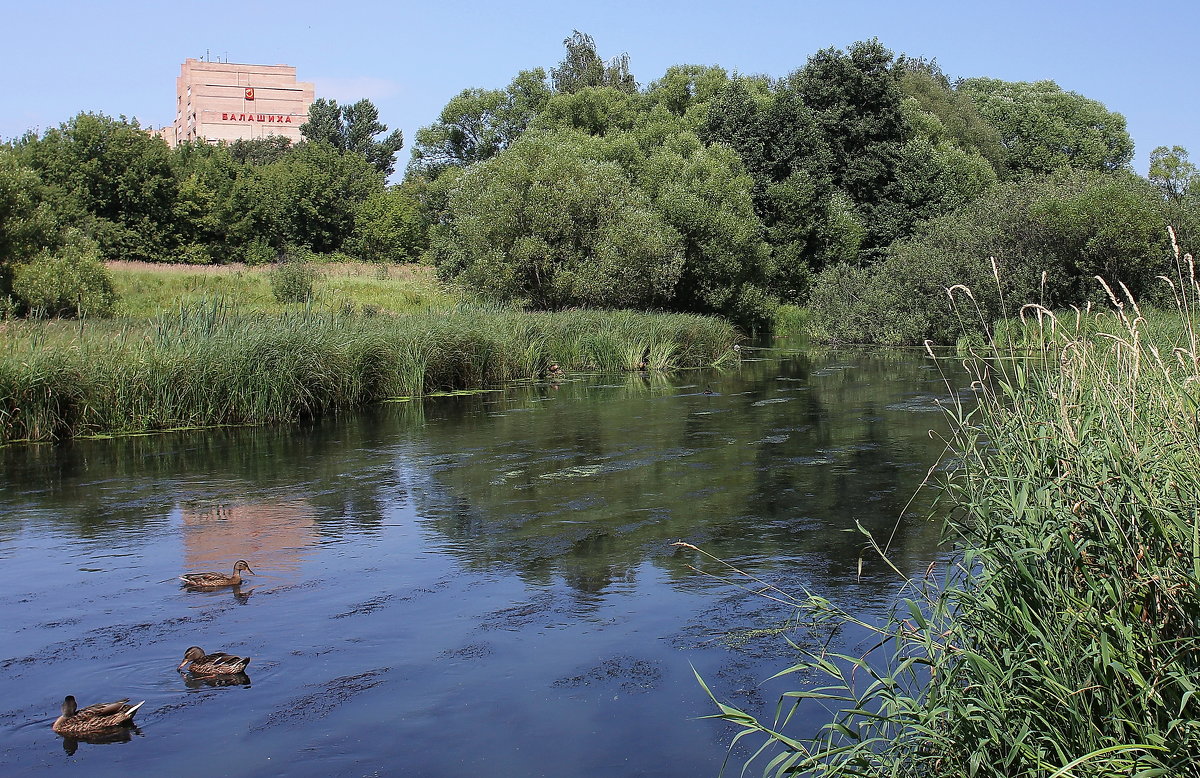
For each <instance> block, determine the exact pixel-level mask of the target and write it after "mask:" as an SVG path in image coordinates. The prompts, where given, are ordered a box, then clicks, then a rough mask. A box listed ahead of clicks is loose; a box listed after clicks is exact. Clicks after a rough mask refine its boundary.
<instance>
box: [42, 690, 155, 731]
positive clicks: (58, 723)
mask: <svg viewBox="0 0 1200 778" xmlns="http://www.w3.org/2000/svg"><path fill="white" fill-rule="evenodd" d="M145 704H146V701H145V700H142V701H141V702H139V703H138V704H137V705H130V704H129V698H128V697H127V698H125V699H123V700H117V701H116V702H100V703H97V704H95V705H89V706H87V707H86V708H79V707H78V705H77V704H76V702H75V698H74V697H72V696H71V695H69V694H68V695H67V698H66V699H65V700H63V704H62V715H61V716H59V717H58V718H57V719H55V720H54V724H53V725H51V729H53V730H54V731H55V732H57V733H58V734H60V735H66V736H67V737H75V738H88V737H95V736H98V735H105V734H111V733H112V732H114V731H115V730H119V729H121V728H123V727H131V726H133V714H135V713H137V710H138V708H140V707H142V706H143V705H145Z"/></svg>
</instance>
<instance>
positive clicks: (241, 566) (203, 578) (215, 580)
mask: <svg viewBox="0 0 1200 778" xmlns="http://www.w3.org/2000/svg"><path fill="white" fill-rule="evenodd" d="M243 570H245V571H246V572H247V573H249V574H250V575H255V572H254V571H253V570H251V569H250V565H249V564H248V563H247V562H246V560H245V559H239V560H238V561H237V562H235V563H234V565H233V575H225V574H224V573H184V574H183V575H181V576H179V580H181V581H183V583H184V585H186V586H203V587H210V586H237V585H238V584H240V583H241V582H242V571H243Z"/></svg>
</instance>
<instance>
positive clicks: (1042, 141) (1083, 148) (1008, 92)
mask: <svg viewBox="0 0 1200 778" xmlns="http://www.w3.org/2000/svg"><path fill="white" fill-rule="evenodd" d="M958 89H959V91H960V92H963V93H965V94H967V95H968V96H970V97H971V99H972V100H974V101H975V104H976V106H977V107H978V109H979V113H980V114H982V115H983V117H984V118H986V119H987V120H988V121H989V122H990V123H991V124H992V125H993V126H994V127H995V128H996V129H997V131H999V133H1000V140H1001V142H1002V143H1003V144H1004V147H1005V150H1006V152H1007V154H1006V163H1007V170H1006V171H1004V173H1003V174H1004V175H1005V176H1007V177H1011V176H1019V175H1027V174H1030V173H1050V172H1053V171H1055V170H1057V169H1058V168H1060V167H1068V166H1069V167H1077V168H1083V169H1087V170H1117V169H1120V168H1123V167H1125V166H1127V165H1128V164H1129V161H1130V160H1131V159H1132V158H1133V141H1132V140H1131V139H1130V137H1129V133H1128V132H1127V131H1126V129H1125V117H1123V116H1122V115H1121V114H1119V113H1112V112H1110V111H1109V110H1108V109H1106V108H1105V107H1104V105H1103V104H1101V103H1099V102H1097V101H1095V100H1090V99H1088V98H1086V97H1083V96H1082V95H1079V94H1076V93H1074V92H1067V91H1064V90H1062V89H1061V88H1060V87H1059V86H1058V84H1056V83H1054V82H1053V81H1035V82H1033V83H1027V82H1020V81H1000V80H998V79H994V78H969V79H966V80H964V81H962V82H960V84H959V86H958ZM998 172H999V171H998Z"/></svg>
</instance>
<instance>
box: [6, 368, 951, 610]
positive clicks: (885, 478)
mask: <svg viewBox="0 0 1200 778" xmlns="http://www.w3.org/2000/svg"><path fill="white" fill-rule="evenodd" d="M934 378H936V376H935V374H932V373H931V372H930V371H927V370H924V369H923V368H922V363H921V360H920V358H919V357H915V356H913V355H911V354H904V353H888V352H882V353H880V352H877V353H872V354H853V355H848V354H846V353H844V352H842V353H839V352H828V353H821V352H807V353H805V354H799V355H795V356H791V357H788V358H785V359H782V360H780V361H759V362H755V361H744V362H742V363H740V364H735V365H732V366H730V367H728V368H727V369H726V370H724V371H723V372H720V373H717V372H712V371H710V372H699V371H697V372H692V371H686V372H681V373H677V374H674V375H664V374H661V373H632V374H628V375H624V376H611V375H606V376H568V377H566V378H565V379H563V380H562V381H557V382H555V383H556V384H557V387H555V386H553V385H551V384H550V383H529V384H520V385H513V386H509V387H507V388H506V390H505V391H504V392H495V393H486V394H479V395H473V396H464V397H447V398H431V399H429V400H426V401H424V402H417V403H401V404H393V405H381V406H377V407H375V408H371V409H368V410H366V411H365V412H363V413H360V414H355V415H353V416H344V417H341V418H331V419H326V420H323V421H320V422H310V423H307V424H302V425H296V426H287V427H273V428H257V429H255V428H239V429H215V430H201V431H196V432H190V433H173V434H169V435H161V436H149V437H139V438H128V439H117V440H111V441H75V442H73V443H71V444H69V445H66V446H62V447H49V446H38V447H30V448H28V449H23V448H10V449H5V450H0V474H3V475H6V476H9V481H10V482H12V483H21V484H42V483H45V484H48V485H47V486H45V487H41V488H35V489H32V490H29V491H27V492H25V494H24V495H23V496H22V497H21V498H20V499H21V500H24V502H23V503H21V505H19V506H16V507H26V506H28V507H33V508H36V509H41V512H42V514H44V516H43V520H47V521H54V522H59V523H63V524H65V525H67V526H68V527H70V528H71V529H72V531H74V532H77V533H79V534H80V535H89V534H92V535H96V534H104V533H107V532H111V531H115V530H121V531H126V530H134V531H137V530H139V529H142V528H149V527H152V526H159V525H161V524H162V523H163V522H164V521H165V517H166V516H167V514H168V512H169V511H170V509H171V506H172V505H176V504H181V505H184V506H186V510H188V511H192V510H193V509H194V510H195V511H196V513H197V515H198V516H202V514H203V512H204V511H205V510H212V509H213V508H223V509H229V508H233V509H235V510H240V511H242V512H249V513H253V512H254V511H255V510H260V509H261V510H264V511H268V510H275V509H271V508H269V506H281V505H282V506H288V505H291V506H293V507H295V506H300V505H302V506H303V511H299V512H297V513H296V515H295V516H293V517H291V519H288V518H287V517H285V516H279V515H277V516H274V517H273V518H271V520H273V521H285V520H286V521H292V522H293V523H294V524H296V525H297V531H302V533H303V534H304V535H305V536H304V538H302V539H300V540H298V541H296V543H297V545H304V544H308V543H312V542H314V538H319V537H322V536H336V535H339V534H341V533H343V532H346V531H347V530H350V529H353V530H355V531H358V532H362V531H363V530H372V529H373V528H377V527H379V526H380V525H381V524H382V523H383V522H384V520H385V518H384V517H385V516H387V515H388V514H389V512H390V511H395V510H396V509H398V508H407V507H410V506H411V507H415V509H416V511H417V513H418V515H419V516H421V517H422V521H423V523H425V524H426V525H427V526H429V527H431V528H432V529H434V530H436V532H437V533H438V534H440V535H441V537H442V538H444V539H445V540H446V546H447V548H448V550H449V551H450V552H451V553H453V554H454V555H455V556H457V557H458V558H459V559H460V560H461V561H462V562H463V563H464V564H466V565H469V566H472V567H475V568H480V569H490V568H495V567H501V568H510V569H514V570H516V571H517V572H518V573H519V574H520V575H522V576H523V577H524V578H525V579H526V580H527V581H529V582H531V583H546V582H549V581H553V580H555V579H556V578H560V579H562V580H564V581H566V582H567V583H568V584H569V585H570V586H571V587H572V588H573V589H574V590H575V591H577V592H580V593H581V594H589V593H591V594H594V593H598V592H602V591H604V590H606V589H607V588H610V587H611V586H612V585H613V584H614V582H619V581H629V580H633V578H634V577H635V576H636V575H637V574H638V572H639V569H640V568H641V566H642V565H643V564H644V563H645V561H646V560H647V559H651V560H653V563H654V564H655V565H657V566H658V567H660V568H661V569H663V570H664V571H666V573H667V574H668V575H669V576H671V577H673V578H674V579H676V580H677V581H678V582H679V583H680V584H681V585H695V576H694V574H693V573H692V572H691V571H690V570H689V569H688V567H687V565H688V563H689V562H690V558H688V557H686V556H681V555H676V554H675V553H673V551H672V549H671V548H670V546H669V543H670V542H672V541H674V540H679V539H683V540H688V541H690V542H693V543H696V544H697V545H700V546H703V547H705V548H706V549H707V550H709V551H712V552H713V553H716V554H718V555H720V556H722V557H726V558H729V559H731V560H735V561H744V562H745V563H746V564H751V565H753V566H754V567H755V569H757V570H769V569H770V568H772V567H773V566H776V565H780V564H789V563H788V562H787V560H791V559H795V558H796V557H798V556H802V555H803V556H805V557H806V558H808V559H809V560H810V561H812V560H822V563H823V564H824V568H823V570H822V572H823V573H824V574H826V575H829V576H833V577H837V576H838V575H841V576H843V577H845V578H846V579H847V580H849V578H850V577H851V575H852V573H851V571H852V570H856V563H857V557H858V554H859V550H860V549H861V547H862V539H861V537H860V536H858V535H857V534H856V533H854V532H844V531H842V530H846V529H853V527H854V522H855V521H860V522H862V523H863V524H864V525H865V526H867V527H869V528H872V529H874V530H876V531H885V530H886V531H890V528H891V527H892V525H893V523H894V522H895V520H896V518H897V516H898V515H899V513H900V512H901V510H902V508H903V506H904V504H905V503H906V502H907V500H908V499H909V497H910V496H911V495H912V493H913V491H914V489H915V488H916V486H917V484H918V483H919V482H920V480H921V479H922V478H923V477H924V475H925V471H926V469H927V467H928V466H929V465H930V464H932V462H933V460H934V458H935V457H936V456H937V455H938V453H940V444H938V443H937V442H936V441H932V440H930V439H929V438H928V436H927V430H928V429H929V428H930V427H936V426H939V425H940V424H941V423H942V419H941V418H940V417H939V416H938V414H936V413H919V412H912V411H906V410H904V408H903V407H889V406H893V405H895V404H897V403H900V406H903V404H904V403H903V401H905V400H908V399H910V398H911V397H913V396H915V395H921V394H937V393H940V392H944V389H943V388H941V387H939V386H938V385H937V384H936V383H935V382H934V381H933V380H932V379H934ZM710 386H711V387H712V389H713V390H714V391H715V392H716V394H713V395H705V394H704V389H705V388H706V387H710ZM764 401H770V402H764ZM248 495H250V496H252V498H248V497H247V496H248ZM15 499H17V498H15V497H14V496H13V495H12V494H0V501H3V502H2V503H0V513H9V514H11V513H13V511H9V510H4V509H5V508H8V507H11V504H12V501H13V500H15ZM256 506H257V507H256ZM17 512H18V513H19V511H17ZM188 515H190V514H188ZM268 518H270V517H268ZM206 520H207V519H206ZM264 520H266V519H264ZM9 521H13V519H9ZM15 521H20V519H16V520H15ZM185 523H187V522H186V521H185ZM3 524H4V520H3V519H0V528H2V527H3ZM936 532H937V528H936V527H935V526H933V525H932V524H928V525H917V526H910V527H907V528H906V529H905V531H904V532H901V533H899V534H898V535H897V541H896V543H895V544H893V551H894V552H896V553H897V555H898V557H899V558H900V559H901V560H902V561H903V560H904V559H907V558H909V557H910V556H911V558H912V560H913V563H914V564H915V561H916V559H918V558H920V557H921V556H922V555H923V554H926V553H928V550H929V549H930V548H931V547H932V545H933V540H934V538H936ZM209 545H210V546H213V544H209ZM216 545H217V546H219V548H218V547H216V546H214V547H213V548H212V549H211V556H212V565H215V566H217V567H218V568H220V567H222V566H225V565H228V564H231V563H232V561H233V560H234V559H238V558H245V554H244V553H239V552H237V551H235V550H234V549H233V548H232V547H227V546H228V544H225V543H221V544H216ZM226 557H228V558H227V559H226ZM197 564H200V563H199V562H197ZM203 566H206V567H207V566H209V565H207V564H205V565H203ZM789 569H790V568H789Z"/></svg>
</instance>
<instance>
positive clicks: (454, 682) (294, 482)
mask: <svg viewBox="0 0 1200 778" xmlns="http://www.w3.org/2000/svg"><path fill="white" fill-rule="evenodd" d="M748 353H751V354H752V355H753V356H754V357H755V358H754V359H747V360H746V361H744V362H743V363H742V364H741V365H739V366H736V367H733V368H730V369H728V370H726V371H723V372H715V371H704V372H683V373H679V374H675V375H671V376H660V375H650V376H641V375H619V376H612V375H607V376H594V375H593V376H572V377H569V378H567V379H565V380H563V381H561V382H558V383H556V384H549V383H542V384H521V385H514V386H508V387H504V388H502V389H499V390H497V391H493V392H487V393H483V394H475V395H468V396H457V397H442V398H433V399H430V400H427V401H425V402H423V403H419V404H396V405H385V406H381V407H379V408H375V409H372V410H370V411H368V412H365V413H362V414H357V415H352V416H343V417H340V418H336V419H328V420H323V421H321V422H318V423H313V424H307V425H301V426H297V427H288V428H274V429H234V430H217V431H205V432H199V433H186V434H172V435H161V436H150V437H139V438H126V439H120V440H113V441H83V442H77V443H75V444H73V445H70V446H64V447H52V446H37V447H23V448H10V449H3V450H0V570H2V571H3V586H2V587H0V614H2V616H3V629H0V689H3V695H2V696H0V774H3V775H24V774H30V775H65V774H69V773H78V774H80V775H83V774H86V775H87V776H89V778H99V777H102V776H109V775H128V774H135V775H156V774H160V775H185V776H186V775H211V776H217V775H221V776H225V775H228V776H259V777H261V776H267V775H289V776H325V775H364V776H366V775H419V776H465V775H485V774H486V775H496V776H542V775H544V776H574V775H578V776H636V775H646V776H689V777H690V776H703V775H716V773H717V771H718V770H719V769H720V765H721V762H722V760H723V759H724V758H725V756H726V749H727V744H728V742H729V739H730V736H731V734H732V731H731V730H730V729H729V728H728V727H727V726H726V725H723V724H722V723H721V722H717V721H711V720H703V719H700V718H699V717H701V716H704V715H706V714H709V713H711V712H712V711H713V707H712V704H711V702H710V701H709V700H708V698H707V697H706V695H705V694H704V692H703V690H702V689H701V687H700V686H699V685H698V684H697V682H696V680H695V677H694V675H693V667H694V668H695V670H696V671H697V672H699V673H700V674H701V675H702V676H703V677H704V678H705V680H706V682H707V683H708V684H709V685H710V687H711V688H712V689H713V690H714V692H715V693H716V694H717V695H718V696H720V697H721V698H722V699H724V700H725V701H728V702H730V703H732V704H736V705H740V706H743V707H746V708H747V709H749V710H751V711H753V712H755V713H757V714H760V715H763V716H766V717H767V718H769V717H770V715H771V712H772V711H773V709H774V705H775V702H776V700H777V699H778V695H779V693H780V692H781V691H783V690H785V689H787V688H789V687H790V685H792V684H794V683H795V682H796V681H797V680H799V679H792V681H791V682H781V681H773V682H769V683H764V679H766V678H768V677H769V676H771V675H772V674H774V673H775V672H777V671H778V670H780V669H782V668H784V667H786V666H787V664H788V663H789V660H790V659H791V658H792V656H793V655H792V653H791V649H790V648H789V647H788V644H787V641H786V638H790V639H792V640H793V641H796V642H799V643H802V644H804V643H807V644H814V645H815V644H816V641H824V640H826V639H829V636H828V635H824V634H822V635H818V634H814V633H809V632H807V631H806V630H805V629H803V628H801V627H798V626H796V625H795V624H793V623H792V622H791V617H792V614H791V613H790V612H789V610H788V609H786V608H783V607H780V606H777V605H775V604H774V603H772V602H770V601H769V600H766V599H764V598H762V597H755V596H752V595H750V594H747V593H746V592H745V591H744V590H743V589H741V588H739V587H737V586H735V585H734V584H732V583H729V582H726V581H722V580H719V579H718V578H716V577H714V576H713V575H708V574H705V572H700V571H698V570H697V569H696V568H700V570H701V571H708V572H711V573H722V570H721V568H720V567H719V566H718V565H716V564H713V563H712V562H710V561H706V560H704V559H702V558H700V557H699V556H698V555H696V554H695V553H694V552H692V551H688V550H686V549H683V548H679V547H676V546H673V545H672V543H674V542H675V541H681V540H682V541H686V542H688V543H692V544H695V545H697V546H700V547H702V548H703V549H705V550H706V551H709V552H711V553H712V554H715V555H717V556H718V557H721V558H723V559H725V560H728V561H729V562H730V563H732V564H734V565H736V566H738V567H739V568H741V569H742V570H745V571H748V572H751V573H753V574H754V575H756V576H758V577H760V578H762V579H764V580H766V581H770V582H772V583H774V584H777V585H779V586H780V587H782V588H784V589H786V590H789V591H792V592H795V593H797V594H799V593H801V592H802V591H803V590H804V589H809V590H812V591H814V592H816V593H818V594H821V595H823V596H825V597H828V598H829V599H831V600H834V601H835V602H838V603H841V604H845V605H848V606H851V607H853V608H854V609H855V610H856V611H858V612H860V613H862V614H864V615H866V614H871V613H879V612H881V611H882V610H884V609H886V607H887V606H888V604H889V603H890V602H891V601H892V599H893V598H894V597H895V596H896V593H897V581H896V579H895V577H894V575H892V574H890V573H889V571H887V570H886V569H885V568H884V567H883V566H882V565H879V564H872V563H871V562H870V561H869V560H868V561H867V562H866V563H865V565H864V566H863V568H862V570H861V575H860V569H859V557H860V553H861V549H862V545H863V544H862V539H861V536H860V535H858V534H857V533H856V532H854V526H855V522H856V521H857V522H861V523H862V524H863V525H864V526H866V527H869V528H871V529H872V530H874V531H875V532H877V533H879V534H881V535H884V536H887V535H893V531H894V536H893V539H892V542H891V548H892V551H893V553H894V557H895V559H896V560H898V561H899V563H900V565H901V566H902V567H905V568H907V569H908V570H910V571H920V570H923V569H924V567H925V566H926V565H928V563H929V562H930V561H931V560H932V559H933V558H934V557H935V555H936V553H937V550H936V540H937V527H936V525H935V524H934V523H932V522H929V521H927V520H924V519H923V518H922V516H923V513H924V512H925V511H926V506H925V504H924V502H923V500H921V499H918V500H917V501H916V502H915V503H914V504H913V505H912V506H910V507H909V509H908V515H909V517H908V518H907V519H906V520H901V521H899V522H897V517H900V516H901V515H902V514H903V513H905V506H906V505H907V504H908V503H909V500H910V498H911V497H912V496H913V493H914V491H915V490H916V487H917V484H918V483H919V482H920V481H921V480H922V479H923V478H924V477H925V475H926V472H927V470H928V469H929V468H930V466H931V465H933V464H934V463H935V462H936V461H937V459H938V457H939V455H940V453H941V451H942V444H941V442H940V440H939V436H938V435H933V436H931V435H930V430H937V431H941V430H943V429H944V428H945V422H944V420H943V418H942V417H941V414H940V412H939V410H938V409H937V407H936V405H935V401H936V400H937V399H939V398H945V397H946V396H947V391H946V387H945V384H944V382H943V379H942V377H941V376H940V375H939V374H938V372H937V371H936V370H935V369H933V368H932V367H931V365H930V364H929V363H928V362H927V361H926V360H924V359H923V358H922V357H921V356H920V355H918V354H913V353H899V352H883V353H880V352H875V353H869V352H846V351H842V352H838V351H788V350H764V351H756V352H748ZM706 390H708V391H711V392H712V393H711V394H708V393H706ZM237 559H246V560H248V561H249V562H250V565H251V567H253V568H254V570H255V572H256V573H257V575H255V576H253V577H249V578H248V579H247V583H246V584H244V585H243V586H241V587H240V588H239V589H238V590H236V591H234V590H229V589H225V590H221V591H217V592H203V593H201V592H189V591H185V590H183V589H181V588H179V585H178V583H179V582H178V581H177V580H175V577H176V576H177V575H179V574H180V573H181V572H185V571H189V570H209V569H221V570H226V571H228V570H230V569H231V568H232V565H233V562H234V561H235V560H237ZM833 640H834V642H835V643H836V644H840V645H842V646H843V647H847V646H848V647H849V648H854V647H855V643H856V641H858V642H861V636H859V637H858V638H856V637H855V636H853V635H848V634H838V635H835V636H833ZM193 644H194V645H199V646H201V647H203V648H204V649H206V650H208V651H215V650H223V651H228V652H231V653H236V654H242V655H249V656H252V657H253V662H252V663H251V665H250V667H249V670H248V676H249V677H248V681H247V682H246V683H242V684H240V685H232V686H225V687H215V686H207V685H203V684H197V683H196V682H194V681H191V680H190V679H188V678H185V677H183V676H181V675H179V674H178V673H176V672H175V670H174V668H175V666H176V665H177V664H178V663H179V662H180V661H181V659H182V657H183V652H184V649H186V648H187V647H188V646H190V645H193ZM66 694H74V695H75V696H76V697H77V698H78V699H79V701H80V704H81V705H85V704H89V703H92V702H99V701H107V700H111V699H115V698H119V697H131V698H133V699H134V701H137V700H141V699H145V700H146V701H147V702H146V705H145V706H144V707H143V709H142V710H141V711H140V712H139V714H138V717H137V721H138V723H139V726H140V729H139V730H138V731H136V732H134V733H133V736H132V739H131V740H130V741H129V742H125V743H113V744H91V743H79V744H77V750H74V749H72V748H71V747H70V746H72V744H71V743H68V742H64V741H63V739H62V738H60V737H58V736H57V735H55V734H54V733H53V732H51V730H50V723H51V722H52V721H53V719H54V718H55V717H56V716H57V714H58V706H59V704H60V703H61V701H62V698H63V696H64V695H66ZM818 723H820V721H819V720H818V719H816V718H809V719H808V720H807V721H803V720H802V721H799V722H797V726H796V728H795V729H794V730H792V731H793V732H794V733H795V734H803V730H804V728H805V727H806V726H816V725H817V724H818ZM72 750H74V753H69V751H72ZM739 758H740V755H739V754H735V755H734V757H733V759H734V761H735V763H736V761H737V760H738V759H739ZM734 769H735V771H736V769H740V767H738V768H734Z"/></svg>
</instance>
